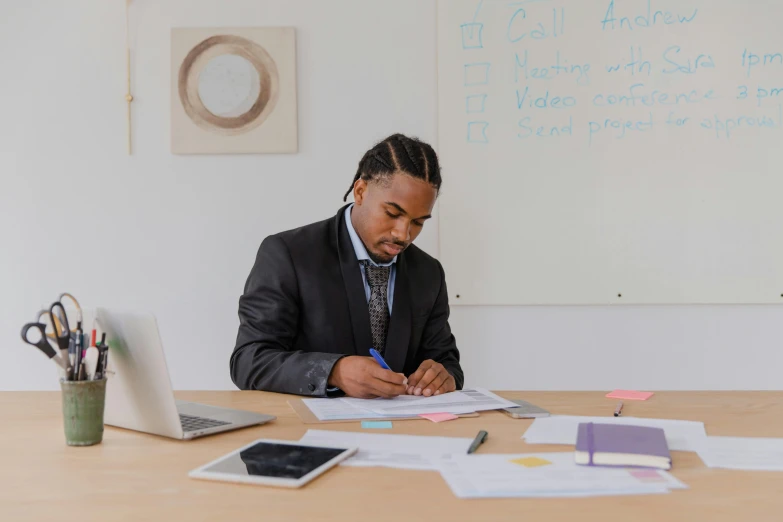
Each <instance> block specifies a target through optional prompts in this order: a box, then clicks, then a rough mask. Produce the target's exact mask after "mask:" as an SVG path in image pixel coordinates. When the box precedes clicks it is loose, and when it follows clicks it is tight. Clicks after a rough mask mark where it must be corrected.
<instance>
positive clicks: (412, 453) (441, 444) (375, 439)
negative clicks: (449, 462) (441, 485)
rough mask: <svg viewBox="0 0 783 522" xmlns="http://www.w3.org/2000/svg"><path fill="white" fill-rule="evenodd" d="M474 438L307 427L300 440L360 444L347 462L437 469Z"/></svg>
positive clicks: (332, 444) (349, 445)
mask: <svg viewBox="0 0 783 522" xmlns="http://www.w3.org/2000/svg"><path fill="white" fill-rule="evenodd" d="M472 441H473V439H469V438H455V437H422V436H417V435H381V434H373V433H355V432H349V431H325V430H307V433H305V434H304V437H302V439H301V442H307V443H310V444H318V445H321V446H329V447H332V448H359V451H358V452H357V453H356V454H355V455H354V456H353V457H351V458H349V459H348V460H346V461H343V463H342V465H344V466H384V467H388V468H402V469H423V470H437V469H438V462H439V461H440V460H441V459H449V458H451V457H452V455H455V454H462V455H465V454H467V452H468V447H470V443H471V442H472Z"/></svg>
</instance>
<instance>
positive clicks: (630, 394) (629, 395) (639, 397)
mask: <svg viewBox="0 0 783 522" xmlns="http://www.w3.org/2000/svg"><path fill="white" fill-rule="evenodd" d="M652 396H653V392H640V391H633V390H615V391H613V392H611V393H607V394H606V397H607V398H608V399H626V400H629V401H646V400H647V399H649V398H650V397H652Z"/></svg>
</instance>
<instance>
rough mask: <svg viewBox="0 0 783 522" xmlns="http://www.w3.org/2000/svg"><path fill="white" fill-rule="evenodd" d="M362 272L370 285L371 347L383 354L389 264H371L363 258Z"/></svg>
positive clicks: (387, 311) (387, 302)
mask: <svg viewBox="0 0 783 522" xmlns="http://www.w3.org/2000/svg"><path fill="white" fill-rule="evenodd" d="M363 263H364V273H365V276H366V277H367V283H368V284H369V285H370V302H369V307H370V330H371V331H372V343H373V348H375V349H376V350H378V351H379V352H380V353H381V354H383V352H384V350H385V349H386V334H387V333H388V331H389V299H388V293H389V274H391V267H390V266H373V265H372V264H370V262H369V261H367V260H365V261H363Z"/></svg>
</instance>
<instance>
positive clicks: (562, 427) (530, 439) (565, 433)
mask: <svg viewBox="0 0 783 522" xmlns="http://www.w3.org/2000/svg"><path fill="white" fill-rule="evenodd" d="M580 422H594V423H602V424H630V425H634V426H650V427H654V428H663V431H664V432H665V433H666V442H667V443H668V444H669V449H670V450H674V451H698V450H699V448H702V447H703V443H704V439H705V438H706V437H707V432H706V431H704V423H703V422H696V421H683V420H670V419H643V418H639V417H580V416H576V415H553V416H551V417H544V418H539V419H536V420H535V421H533V424H531V425H530V427H529V428H528V429H527V431H526V432H525V434H524V435H522V438H523V439H525V442H527V443H528V444H572V445H576V434H577V430H578V428H579V423H580Z"/></svg>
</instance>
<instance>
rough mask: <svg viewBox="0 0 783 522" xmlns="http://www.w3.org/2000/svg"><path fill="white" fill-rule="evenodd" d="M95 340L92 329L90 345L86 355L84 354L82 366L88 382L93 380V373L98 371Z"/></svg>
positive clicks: (97, 353) (97, 354) (94, 333)
mask: <svg viewBox="0 0 783 522" xmlns="http://www.w3.org/2000/svg"><path fill="white" fill-rule="evenodd" d="M95 338H96V332H95V329H94V328H93V330H92V336H91V339H92V344H91V346H90V347H89V348H87V350H86V353H85V354H84V365H85V367H86V368H85V369H86V371H87V380H88V381H91V380H93V379H95V371H96V370H97V369H98V356H99V352H98V348H97V347H96V346H95Z"/></svg>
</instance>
